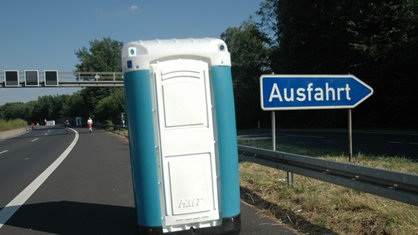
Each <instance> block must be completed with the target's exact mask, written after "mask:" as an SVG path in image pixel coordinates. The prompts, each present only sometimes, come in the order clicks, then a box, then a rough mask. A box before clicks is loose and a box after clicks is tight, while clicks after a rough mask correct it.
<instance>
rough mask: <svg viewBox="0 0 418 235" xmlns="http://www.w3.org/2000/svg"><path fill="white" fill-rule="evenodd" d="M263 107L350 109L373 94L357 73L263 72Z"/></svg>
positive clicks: (273, 108)
mask: <svg viewBox="0 0 418 235" xmlns="http://www.w3.org/2000/svg"><path fill="white" fill-rule="evenodd" d="M260 93H261V108H262V109H263V110H292V109H293V110H296V109H342V108H344V109H348V108H354V107H356V106H357V105H358V104H360V103H361V102H363V101H364V100H365V99H367V98H368V97H369V96H371V95H372V94H373V88H371V87H370V86H368V85H367V84H365V83H364V82H362V81H361V80H360V79H358V78H357V77H355V76H354V75H262V76H261V77H260Z"/></svg>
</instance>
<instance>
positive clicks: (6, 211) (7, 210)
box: [0, 128, 79, 229]
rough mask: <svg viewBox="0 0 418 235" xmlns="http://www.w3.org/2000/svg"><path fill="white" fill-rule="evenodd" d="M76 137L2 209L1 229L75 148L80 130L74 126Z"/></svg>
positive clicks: (0, 217) (0, 215) (0, 213)
mask: <svg viewBox="0 0 418 235" xmlns="http://www.w3.org/2000/svg"><path fill="white" fill-rule="evenodd" d="M69 129H70V130H72V131H74V133H75V137H74V139H73V141H72V142H71V144H70V145H69V146H68V147H67V149H66V150H65V151H64V152H63V153H62V154H61V155H60V156H59V157H58V158H57V160H55V161H54V162H53V163H52V164H51V165H50V166H49V167H48V168H46V170H44V172H42V173H41V174H40V175H39V176H38V177H37V178H36V179H35V180H34V181H32V183H30V184H29V185H28V186H27V187H26V188H25V189H24V190H23V191H22V192H20V193H19V194H18V195H17V196H16V197H15V198H14V199H13V200H12V201H10V202H9V204H7V205H6V206H5V207H4V208H3V209H2V210H0V229H1V227H3V225H4V224H6V222H7V221H8V220H9V219H10V217H12V216H13V214H14V213H16V211H17V210H19V208H20V207H21V206H22V205H23V204H24V203H25V202H26V201H27V200H28V199H29V197H30V196H32V194H33V193H34V192H35V191H36V190H37V189H38V188H39V187H40V186H41V185H42V184H43V183H44V182H45V180H46V179H47V178H48V177H49V176H50V175H51V174H52V173H53V172H54V171H55V169H57V167H58V166H59V165H60V164H61V163H62V162H63V161H64V160H65V158H66V157H67V156H68V154H70V152H71V150H73V148H74V146H75V145H76V144H77V141H78V137H79V135H78V132H77V131H76V130H74V129H72V128H69Z"/></svg>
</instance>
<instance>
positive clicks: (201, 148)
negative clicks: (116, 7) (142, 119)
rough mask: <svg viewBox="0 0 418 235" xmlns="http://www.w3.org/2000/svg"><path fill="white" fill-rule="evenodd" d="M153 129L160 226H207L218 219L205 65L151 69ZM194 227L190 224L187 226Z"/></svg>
mask: <svg viewBox="0 0 418 235" xmlns="http://www.w3.org/2000/svg"><path fill="white" fill-rule="evenodd" d="M151 73H152V76H153V79H154V85H155V91H156V99H155V101H154V103H156V104H155V105H156V106H157V112H158V113H157V115H156V117H155V118H156V119H157V123H158V127H157V129H159V140H158V142H159V146H158V151H157V152H158V153H159V157H160V159H159V163H160V165H161V172H160V180H161V182H162V184H163V185H162V187H161V191H162V192H161V194H162V197H163V198H164V200H163V201H162V202H161V204H162V205H161V207H162V208H163V211H162V212H163V213H162V216H163V218H162V219H163V225H164V226H163V227H166V228H168V231H170V230H171V228H176V227H178V226H180V225H184V224H195V223H198V224H201V227H207V226H211V225H212V226H213V223H217V222H214V221H218V220H219V219H220V212H219V200H218V190H219V189H218V173H217V172H218V169H217V160H216V143H215V134H216V133H214V130H215V128H214V122H213V120H212V118H213V117H214V115H213V110H212V97H211V88H210V80H209V65H208V63H207V62H204V61H199V60H192V59H175V60H168V61H163V62H157V63H154V64H152V65H151ZM193 226H196V225H193Z"/></svg>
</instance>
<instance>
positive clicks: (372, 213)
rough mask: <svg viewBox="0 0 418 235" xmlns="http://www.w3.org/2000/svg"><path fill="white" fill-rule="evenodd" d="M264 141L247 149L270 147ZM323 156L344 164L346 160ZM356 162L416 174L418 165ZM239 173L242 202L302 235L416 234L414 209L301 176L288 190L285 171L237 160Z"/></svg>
mask: <svg viewBox="0 0 418 235" xmlns="http://www.w3.org/2000/svg"><path fill="white" fill-rule="evenodd" d="M239 142H240V144H246V145H248V142H247V143H242V142H243V141H239ZM244 142H245V141H244ZM266 142H268V141H260V142H253V143H252V146H255V147H266V148H270V146H267V145H268V144H266ZM291 148H293V147H291ZM297 152H299V153H308V152H309V150H306V149H299V150H298V151H297ZM307 155H309V154H307ZM323 158H325V159H328V160H334V161H341V162H347V157H346V156H338V155H326V154H324V156H323ZM355 164H361V165H365V166H370V167H376V168H382V169H389V170H395V171H401V172H407V173H412V174H418V163H417V162H412V161H411V160H409V159H405V158H386V157H369V156H365V155H362V154H358V155H357V156H356V158H355ZM239 169H240V177H241V198H242V199H243V200H244V201H246V202H247V203H250V204H253V205H255V206H256V207H258V208H259V209H260V210H261V211H263V213H265V214H266V215H268V216H271V217H274V218H276V219H277V220H279V221H280V222H282V223H285V224H288V225H289V226H291V227H293V228H294V229H296V230H298V231H299V232H301V233H303V234H418V207H417V206H412V205H408V204H405V203H402V202H397V201H394V200H390V199H386V198H382V197H379V196H374V195H372V194H368V193H363V192H359V191H356V190H352V189H349V188H345V187H342V186H337V185H334V184H330V183H326V182H322V181H319V180H315V179H312V178H308V177H304V176H300V175H294V187H293V188H288V187H287V182H286V172H284V171H281V170H278V169H274V168H269V167H265V166H261V165H258V164H255V163H250V162H240V166H239Z"/></svg>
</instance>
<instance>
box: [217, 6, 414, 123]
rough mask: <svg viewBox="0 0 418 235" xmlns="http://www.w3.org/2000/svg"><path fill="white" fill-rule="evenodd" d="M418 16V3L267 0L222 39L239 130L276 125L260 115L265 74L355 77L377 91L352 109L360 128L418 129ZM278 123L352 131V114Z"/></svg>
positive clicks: (288, 114)
mask: <svg viewBox="0 0 418 235" xmlns="http://www.w3.org/2000/svg"><path fill="white" fill-rule="evenodd" d="M417 10H418V1H417V0H400V1H388V0H384V1H351V0H339V1H323V0H313V1H306V0H266V1H265V2H263V3H262V4H261V5H260V8H259V10H258V11H257V20H254V19H250V20H248V21H247V22H244V23H243V24H242V25H241V26H240V27H238V28H229V29H227V30H226V31H225V32H224V33H223V34H222V35H221V37H222V38H223V39H224V40H225V41H226V42H227V45H228V46H229V49H230V50H231V54H232V71H233V77H234V78H235V84H234V85H235V92H236V98H237V99H236V100H237V101H236V102H237V116H238V118H237V121H238V123H239V126H240V127H241V128H245V127H248V128H251V127H255V126H256V125H257V123H260V122H261V123H262V124H264V125H269V123H270V119H269V117H270V114H269V113H266V112H263V111H261V110H260V108H259V106H260V105H259V89H258V86H259V85H258V84H259V81H258V79H259V75H260V74H270V73H275V74H354V75H356V76H357V77H359V78H360V79H361V80H362V81H364V82H366V83H367V84H369V85H370V86H371V87H373V89H374V94H373V95H372V96H371V97H370V98H369V99H368V100H366V101H365V102H364V103H362V104H360V105H359V106H358V107H356V108H355V109H354V110H353V118H354V120H353V121H354V125H355V126H358V127H363V128H365V127H371V128H374V127H377V128H382V127H385V128H390V127H396V128H414V129H416V128H417V127H418V125H417V123H416V120H417V118H418V110H417V108H416V105H415V104H416V103H417V102H418V95H417V93H416V89H417V86H418V76H417V74H418V71H417V66H416V65H417V61H418V48H417V45H418V37H417V30H418V29H417V26H418V14H417V13H418V12H417ZM244 113H246V115H242V114H244ZM276 117H278V119H279V121H278V126H281V127H301V128H302V127H331V128H334V127H343V126H347V112H346V111H345V110H317V111H315V110H314V111H281V112H278V114H277V115H276Z"/></svg>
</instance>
